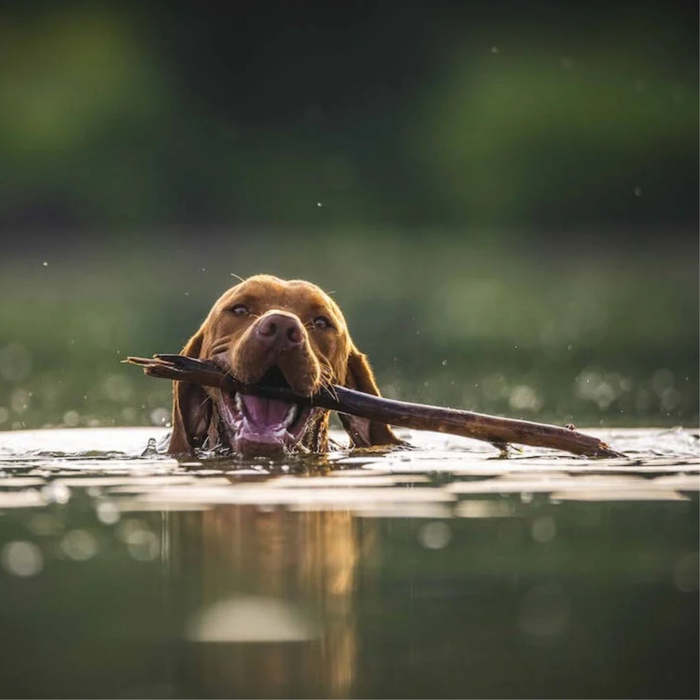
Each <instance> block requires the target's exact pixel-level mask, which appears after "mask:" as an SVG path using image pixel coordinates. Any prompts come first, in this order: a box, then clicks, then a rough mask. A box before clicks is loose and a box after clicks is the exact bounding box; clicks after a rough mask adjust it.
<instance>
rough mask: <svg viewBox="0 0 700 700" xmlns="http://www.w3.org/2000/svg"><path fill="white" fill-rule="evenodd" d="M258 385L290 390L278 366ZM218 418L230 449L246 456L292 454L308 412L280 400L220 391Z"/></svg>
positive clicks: (306, 408) (308, 409)
mask: <svg viewBox="0 0 700 700" xmlns="http://www.w3.org/2000/svg"><path fill="white" fill-rule="evenodd" d="M258 383H259V384H260V385H261V386H271V387H283V388H287V389H288V388H291V387H290V385H289V383H288V382H287V380H286V378H285V376H284V374H283V373H282V371H281V370H280V369H279V367H272V368H271V369H269V370H268V371H267V372H266V373H265V375H264V376H263V377H262V379H260V381H259V382H258ZM219 413H220V415H221V419H222V421H223V423H224V428H225V431H226V433H227V437H228V441H229V443H230V445H231V447H232V448H233V449H234V450H235V451H236V452H239V453H240V454H243V455H248V456H257V455H270V456H274V455H280V454H283V453H285V452H290V451H292V450H293V449H294V448H295V447H296V445H297V444H298V443H299V441H300V440H301V438H302V437H303V435H304V433H305V431H306V427H307V425H308V423H309V418H310V417H311V413H312V409H311V408H309V407H306V406H301V405H300V404H297V403H293V402H289V401H283V400H281V399H266V398H263V397H261V396H252V395H250V394H239V393H228V392H222V400H221V403H220V411H219Z"/></svg>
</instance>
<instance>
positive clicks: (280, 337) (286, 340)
mask: <svg viewBox="0 0 700 700" xmlns="http://www.w3.org/2000/svg"><path fill="white" fill-rule="evenodd" d="M255 333H256V335H257V336H258V339H259V340H260V341H261V342H263V343H264V344H265V345H268V346H273V345H276V346H277V347H278V348H279V350H291V349H292V348H294V347H296V346H297V345H301V343H302V340H303V338H304V329H303V328H302V326H301V322H300V321H299V319H298V318H296V316H291V315H287V314H267V315H266V316H263V317H262V318H261V319H260V320H259V321H258V324H257V327H256V328H255Z"/></svg>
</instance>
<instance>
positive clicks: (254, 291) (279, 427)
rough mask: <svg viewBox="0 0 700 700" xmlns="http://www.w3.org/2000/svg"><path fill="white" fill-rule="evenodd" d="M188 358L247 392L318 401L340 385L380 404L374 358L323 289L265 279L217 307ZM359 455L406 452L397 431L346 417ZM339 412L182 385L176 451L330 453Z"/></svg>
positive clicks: (176, 397)
mask: <svg viewBox="0 0 700 700" xmlns="http://www.w3.org/2000/svg"><path fill="white" fill-rule="evenodd" d="M182 354H183V355H187V356H189V357H194V358H197V359H207V360H211V361H212V362H214V363H215V364H216V365H217V366H219V367H220V368H221V369H222V370H224V371H226V372H228V373H230V374H231V375H232V376H233V377H234V378H236V379H238V380H239V381H241V382H243V383H245V384H263V385H269V386H282V387H288V388H290V389H292V391H294V393H296V394H298V395H300V396H311V395H312V394H314V393H316V392H317V391H319V389H321V388H322V387H324V386H325V387H328V386H330V385H331V384H339V385H342V386H346V387H349V388H352V389H357V390H359V391H363V392H365V393H368V394H374V395H375V396H379V389H378V388H377V384H376V382H375V379H374V375H373V373H372V369H371V367H370V365H369V362H368V360H367V357H366V356H365V355H363V354H362V353H361V352H360V351H359V350H358V349H357V348H356V346H355V344H354V343H353V341H352V339H351V338H350V334H349V332H348V328H347V324H346V323H345V318H344V317H343V313H342V312H341V310H340V308H339V307H338V305H337V304H336V303H335V302H334V301H333V299H331V298H330V296H328V294H326V293H325V292H324V291H323V290H321V289H320V288H319V287H317V286H316V285H315V284H312V283H310V282H306V281H304V280H282V279H280V278H278V277H273V276H271V275H256V276H254V277H249V278H248V279H246V280H244V281H243V282H241V283H240V284H237V285H235V286H234V287H232V288H231V289H229V290H228V291H226V292H224V294H223V295H222V296H221V297H220V298H219V299H218V300H217V301H216V302H215V303H214V306H213V307H212V309H211V311H210V312H209V314H208V315H207V317H206V319H205V320H204V322H203V323H202V325H201V327H200V328H199V330H198V331H197V332H196V333H195V334H194V335H193V336H192V337H191V338H190V339H189V341H188V342H187V344H186V345H185V347H184V348H183V350H182ZM339 416H340V420H341V422H342V424H343V427H344V428H345V430H346V431H347V433H348V434H349V436H350V439H351V443H352V446H354V447H368V446H373V445H397V444H400V443H401V441H400V440H399V439H398V438H397V437H396V435H395V434H394V433H393V431H392V430H391V428H389V426H388V425H385V424H383V423H377V422H374V421H369V420H367V419H365V418H357V417H355V416H350V415H345V414H339ZM329 418H330V415H329V411H328V410H325V409H322V408H309V407H303V406H301V405H299V404H296V403H288V402H286V401H281V400H277V399H265V398H261V397H257V396H250V395H243V394H239V393H233V394H232V393H228V392H225V391H222V390H221V389H214V388H210V387H202V386H199V385H195V384H190V383H186V382H180V381H176V382H173V417H172V424H173V431H172V434H171V437H170V443H169V446H168V452H169V453H170V454H182V453H189V454H192V453H193V452H194V451H195V450H196V449H213V448H229V449H231V450H232V451H234V452H236V453H239V454H241V455H245V456H258V455H261V456H281V455H284V454H286V453H289V452H295V451H300V452H326V451H327V450H328V445H329V439H328V423H329Z"/></svg>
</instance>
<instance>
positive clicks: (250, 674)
mask: <svg viewBox="0 0 700 700" xmlns="http://www.w3.org/2000/svg"><path fill="white" fill-rule="evenodd" d="M198 517H200V518H201V539H200V543H199V548H198V553H197V552H193V551H192V544H193V543H192V542H191V541H190V540H189V538H190V537H191V532H190V531H183V530H182V529H181V528H174V531H172V529H171V532H170V538H169V539H170V551H171V556H173V557H177V556H178V555H180V556H181V557H187V558H188V563H187V566H189V567H190V568H192V567H193V566H195V567H196V571H197V574H196V576H193V577H192V579H191V581H190V582H191V585H195V586H197V587H198V590H197V591H196V592H195V598H196V599H197V601H198V609H197V610H196V611H194V612H193V614H192V615H191V617H190V621H189V624H188V627H187V629H188V636H189V639H190V641H191V642H197V644H196V648H193V649H192V655H193V658H194V659H196V666H195V667H193V666H191V665H190V672H194V673H196V678H190V679H189V681H190V682H191V683H195V684H196V685H197V686H198V687H200V688H201V687H202V685H201V684H204V687H205V688H206V689H207V692H210V693H213V694H215V695H216V694H219V693H223V694H227V693H230V694H237V695H238V694H246V693H247V694H250V693H255V694H257V695H262V696H266V695H276V694H283V695H285V694H290V692H291V690H292V689H300V688H304V687H305V688H306V689H307V692H311V689H312V688H318V689H319V690H320V689H323V690H322V692H323V693H325V694H331V695H333V696H346V695H347V694H348V692H349V690H350V688H351V686H352V683H353V678H354V674H355V672H356V653H357V640H356V619H355V614H354V609H353V605H354V593H355V588H356V586H357V583H358V581H357V579H358V575H359V574H358V564H359V563H360V561H362V562H364V563H365V564H366V563H368V562H370V561H371V560H372V558H373V557H374V556H375V553H376V533H375V527H374V523H373V522H372V521H364V522H362V523H361V525H362V527H360V523H359V521H357V520H355V519H354V518H353V517H352V515H351V513H350V512H349V511H311V512H301V513H291V512H289V511H286V510H283V509H279V508H265V509H260V508H258V507H254V506H232V507H224V508H217V509H215V510H210V511H206V512H203V513H201V514H200V515H199V516H198ZM171 522H174V521H173V520H171ZM183 538H184V539H183ZM193 557H194V558H195V560H193ZM195 562H196V563H195ZM178 569H180V570H182V569H181V567H178ZM195 581H196V582H195ZM252 642H256V644H252ZM214 643H216V646H213V644H214ZM290 645H292V646H293V647H294V648H290ZM193 646H194V645H193ZM188 665H189V664H188ZM226 689H228V690H226Z"/></svg>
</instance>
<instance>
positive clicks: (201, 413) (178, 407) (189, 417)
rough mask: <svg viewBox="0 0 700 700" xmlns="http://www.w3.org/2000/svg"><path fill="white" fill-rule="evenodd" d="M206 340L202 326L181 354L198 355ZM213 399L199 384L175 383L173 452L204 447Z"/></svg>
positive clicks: (190, 450) (197, 356) (171, 441)
mask: <svg viewBox="0 0 700 700" xmlns="http://www.w3.org/2000/svg"><path fill="white" fill-rule="evenodd" d="M203 340H204V332H203V331H202V330H201V329H200V330H199V331H198V332H197V333H195V335H193V336H192V337H191V338H190V339H189V340H188V341H187V345H185V347H184V348H183V349H182V352H181V354H182V355H187V357H195V358H199V354H200V351H201V349H202V342H203ZM211 413H212V409H211V399H210V398H209V397H208V396H207V394H206V393H205V391H204V389H202V387H201V386H199V385H198V384H190V383H189V382H173V421H172V422H173V432H172V435H171V436H170V445H169V446H168V452H169V453H170V454H180V453H183V452H189V453H191V452H192V451H193V450H194V448H195V447H201V446H202V444H203V443H204V440H205V439H206V437H207V432H208V430H209V423H210V421H211Z"/></svg>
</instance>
